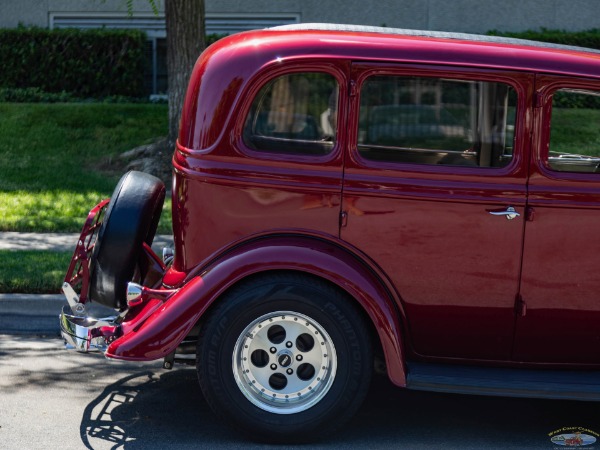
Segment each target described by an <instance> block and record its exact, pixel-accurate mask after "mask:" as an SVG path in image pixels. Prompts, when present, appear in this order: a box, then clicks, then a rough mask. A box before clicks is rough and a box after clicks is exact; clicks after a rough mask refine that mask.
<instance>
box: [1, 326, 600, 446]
mask: <svg viewBox="0 0 600 450" xmlns="http://www.w3.org/2000/svg"><path fill="white" fill-rule="evenodd" d="M0 400H1V401H0V448H1V449H28V450H29V449H30V450H35V449H44V450H46V449H63V450H68V449H85V448H89V449H133V448H140V449H171V448H172V449H187V448H194V449H204V448H210V449H238V448H240V447H243V448H245V449H246V448H248V449H254V448H257V449H258V448H273V447H272V446H269V447H268V446H263V445H258V444H255V443H252V442H250V441H247V440H246V439H244V438H242V437H240V436H238V435H236V434H235V433H233V432H232V431H231V430H230V429H229V428H227V427H226V426H225V425H224V424H222V423H220V422H219V421H218V420H217V419H215V417H214V416H213V415H212V413H211V411H210V410H209V408H208V405H207V404H206V402H205V401H204V399H203V397H202V394H201V392H200V388H199V387H198V383H197V380H196V373H195V370H194V369H191V368H185V367H184V368H176V369H174V370H172V371H166V370H163V369H162V368H161V363H160V362H155V363H143V364H142V363H125V362H117V361H108V360H106V359H104V357H102V356H101V355H99V354H77V353H74V352H72V351H67V350H64V348H63V345H62V342H61V341H60V340H59V339H58V338H57V337H54V336H49V337H48V336H47V337H39V336H32V335H6V334H5V335H0ZM567 426H581V427H586V428H588V429H591V430H596V431H600V405H598V404H595V403H580V402H567V401H547V400H529V399H508V398H494V397H476V396H460V395H446V394H435V393H425V392H410V391H406V390H402V389H398V388H395V387H393V386H391V385H390V384H389V383H388V382H387V381H386V379H385V378H383V377H377V378H376V379H375V381H374V382H373V384H372V386H371V390H370V393H369V398H368V400H367V401H366V403H365V404H364V405H363V407H362V408H361V410H360V411H359V413H358V414H357V416H356V417H355V418H354V420H352V421H351V422H350V423H349V424H348V425H347V426H345V427H344V428H343V429H342V430H341V431H340V432H338V433H336V434H334V435H332V436H329V437H328V438H327V439H326V440H325V441H322V442H320V443H318V444H316V445H312V446H303V447H301V448H311V449H313V448H315V449H319V448H323V449H342V448H353V449H354V448H359V449H362V448H365V449H367V448H368V449H378V448H407V449H421V448H422V449H425V448H426V449H429V448H460V449H481V448H488V449H494V448H498V449H506V448H519V449H522V448H541V449H542V448H546V449H550V448H560V447H556V446H554V445H553V444H551V442H550V438H549V437H548V433H550V432H552V431H554V430H557V429H560V428H562V427H567ZM595 447H596V448H599V447H598V445H597V444H596V445H595ZM290 448H291V447H290ZM299 448H300V447H299ZM586 448H593V447H586Z"/></svg>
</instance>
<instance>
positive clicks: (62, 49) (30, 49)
mask: <svg viewBox="0 0 600 450" xmlns="http://www.w3.org/2000/svg"><path fill="white" fill-rule="evenodd" d="M144 45H145V35H144V33H143V32H141V31H137V30H107V29H98V30H76V29H58V30H46V29H43V28H25V27H19V28H13V29H0V61H2V65H3V70H0V88H9V89H10V90H14V89H17V90H19V89H24V90H26V89H27V88H36V89H38V90H39V91H40V92H46V93H56V94H60V96H63V98H65V99H66V97H70V96H73V97H79V98H88V97H92V98H103V97H107V96H127V97H140V96H142V95H143V93H144V78H143V76H144ZM16 92H19V91H16ZM23 92H26V91H23Z"/></svg>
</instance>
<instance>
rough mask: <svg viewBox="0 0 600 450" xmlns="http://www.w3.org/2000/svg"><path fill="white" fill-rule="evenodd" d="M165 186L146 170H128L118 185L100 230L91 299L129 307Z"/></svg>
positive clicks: (156, 222) (92, 269)
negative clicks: (129, 285)
mask: <svg viewBox="0 0 600 450" xmlns="http://www.w3.org/2000/svg"><path fill="white" fill-rule="evenodd" d="M164 199H165V185H164V183H163V182H162V181H161V180H159V179H158V178H156V177H154V176H152V175H149V174H147V173H143V172H137V171H131V172H127V173H126V174H125V175H123V177H121V179H120V180H119V183H118V184H117V187H116V188H115V190H114V192H113V195H112V197H111V200H110V203H109V204H108V208H107V210H106V213H105V215H104V219H103V221H102V225H101V226H100V230H99V232H98V239H97V241H96V245H95V247H94V252H93V255H92V261H91V267H90V291H89V294H90V298H91V299H92V300H93V301H95V302H98V303H101V304H103V305H105V306H109V307H111V308H116V309H123V308H124V307H125V306H126V295H125V291H126V286H127V283H128V282H129V281H131V280H132V277H133V274H134V271H135V268H136V265H137V263H138V261H139V258H140V256H141V253H142V249H143V244H144V242H146V243H147V244H148V245H151V244H152V240H153V239H154V235H155V233H156V228H157V227H158V221H159V219H160V214H161V211H162V205H163V202H164Z"/></svg>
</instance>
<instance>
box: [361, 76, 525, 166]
mask: <svg viewBox="0 0 600 450" xmlns="http://www.w3.org/2000/svg"><path fill="white" fill-rule="evenodd" d="M516 104H517V95H516V92H515V91H514V89H513V88H512V87H510V86H508V85H506V84H502V83H491V82H483V81H467V80H464V81H463V80H449V79H441V78H417V77H400V76H373V77H371V78H368V79H367V80H366V81H365V83H364V84H363V87H362V89H361V94H360V117H359V130H358V151H359V153H360V154H361V155H362V157H363V158H365V159H369V160H375V161H386V162H394V163H412V164H444V165H450V166H471V167H504V166H506V165H507V164H508V163H509V162H510V161H511V159H512V155H513V141H514V129H515V117H516Z"/></svg>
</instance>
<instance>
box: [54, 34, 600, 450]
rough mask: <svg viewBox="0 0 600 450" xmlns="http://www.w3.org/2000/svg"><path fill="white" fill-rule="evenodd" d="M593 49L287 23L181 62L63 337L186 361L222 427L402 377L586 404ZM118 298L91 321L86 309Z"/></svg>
mask: <svg viewBox="0 0 600 450" xmlns="http://www.w3.org/2000/svg"><path fill="white" fill-rule="evenodd" d="M599 98H600V53H599V52H597V51H594V50H589V49H581V48H571V47H565V46H557V45H550V44H542V43H535V42H528V41H520V40H512V39H503V38H495V37H487V36H472V35H463V34H452V33H435V32H418V31H407V30H396V29H388V28H375V27H360V26H339V25H338V26H336V25H323V24H304V25H296V26H285V27H277V28H272V29H267V30H261V31H253V32H246V33H241V34H236V35H233V36H230V37H228V38H225V39H222V40H220V41H219V42H217V43H216V44H214V45H212V46H211V47H209V48H208V49H207V50H206V51H205V52H204V53H203V54H202V55H201V56H200V58H199V59H198V62H197V64H196V66H195V68H194V71H193V74H192V76H191V80H190V83H189V88H188V91H187V96H186V100H185V106H184V108H183V113H182V118H181V128H180V133H179V139H178V143H177V149H176V151H175V154H174V156H173V185H172V191H171V192H172V200H173V232H174V249H173V250H171V249H166V250H165V252H164V257H163V258H162V259H161V258H160V257H158V256H157V255H155V254H154V253H153V252H152V250H151V248H150V246H149V245H150V244H151V242H152V239H153V236H154V233H155V230H156V224H157V221H158V217H159V214H160V211H161V208H162V204H163V199H164V196H165V187H164V185H163V184H162V183H161V182H160V181H159V180H158V179H155V178H154V177H152V176H149V175H146V174H143V173H139V172H129V173H127V174H126V175H125V176H124V177H123V178H122V179H121V181H120V182H119V184H118V186H117V188H116V189H115V192H114V195H113V196H112V198H111V200H110V202H108V201H104V202H102V203H100V204H99V205H98V206H96V207H95V208H94V209H93V210H92V212H91V213H90V216H89V218H88V221H87V222H86V225H85V227H84V230H83V232H82V235H81V238H80V241H79V243H78V245H77V249H76V252H75V255H74V258H73V261H72V263H71V266H70V268H69V270H68V274H67V277H66V278H65V284H64V286H63V289H64V292H65V294H66V296H67V299H68V301H69V305H67V306H65V308H64V310H63V313H62V315H61V325H62V334H63V336H64V338H65V339H66V340H67V341H68V342H69V343H70V344H71V345H73V346H75V347H76V348H77V349H78V350H80V351H90V350H100V351H102V352H104V354H105V356H106V357H109V358H116V359H125V360H139V361H147V360H155V359H163V358H164V366H165V368H171V367H172V366H173V363H174V362H179V361H180V362H187V363H192V364H196V365H197V371H198V376H199V380H200V385H201V387H202V391H203V393H204V395H205V397H206V400H207V402H208V403H209V404H210V405H211V407H212V408H213V409H214V410H215V412H216V413H217V414H218V415H220V416H221V417H223V418H225V419H226V420H227V423H230V424H232V425H233V426H235V427H237V428H238V429H241V430H242V431H244V432H246V433H248V434H250V435H251V436H253V437H254V438H257V439H261V440H264V441H271V442H283V441H297V440H311V439H315V438H317V437H319V436H320V435H323V434H325V433H327V434H329V433H330V432H331V431H332V429H335V428H337V427H339V426H340V425H342V424H343V423H344V421H346V420H347V419H348V418H350V417H351V416H352V415H353V414H354V413H355V411H356V410H357V409H358V408H359V405H360V404H361V402H362V400H363V398H364V397H365V395H366V393H367V390H368V388H369V383H370V380H371V374H372V371H373V367H374V363H375V362H377V361H379V362H381V363H383V364H380V365H384V366H385V372H386V373H387V376H388V377H389V379H390V380H391V381H392V382H393V383H394V384H396V385H398V386H400V387H405V388H409V389H420V390H430V391H441V392H457V393H467V394H490V395H506V396H518V397H544V398H553V399H576V400H600V326H599V324H600V298H599V294H598V291H599V288H600V271H598V270H596V264H599V262H600V257H599V254H600V233H598V226H599V224H600V127H599V126H598V125H599V119H600V99H599ZM90 301H93V302H97V303H100V304H103V305H105V306H109V307H111V308H113V309H114V310H115V314H114V316H111V317H109V318H106V319H96V318H92V317H88V316H87V315H86V305H87V304H88V303H89V302H90Z"/></svg>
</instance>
